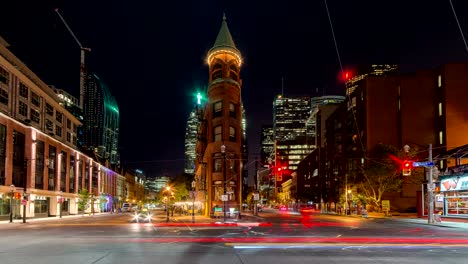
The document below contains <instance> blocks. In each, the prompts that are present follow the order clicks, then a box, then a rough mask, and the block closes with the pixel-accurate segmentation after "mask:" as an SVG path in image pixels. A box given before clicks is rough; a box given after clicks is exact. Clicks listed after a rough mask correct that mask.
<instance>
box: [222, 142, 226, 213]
mask: <svg viewBox="0 0 468 264" xmlns="http://www.w3.org/2000/svg"><path fill="white" fill-rule="evenodd" d="M221 153H223V178H224V195H223V196H222V200H223V207H224V208H223V211H224V222H226V200H227V195H226V189H227V186H226V185H227V181H226V146H225V145H221Z"/></svg>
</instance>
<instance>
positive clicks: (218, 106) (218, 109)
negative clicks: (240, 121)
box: [213, 101, 223, 117]
mask: <svg viewBox="0 0 468 264" xmlns="http://www.w3.org/2000/svg"><path fill="white" fill-rule="evenodd" d="M221 116H223V102H222V101H219V102H216V103H214V104H213V117H221Z"/></svg>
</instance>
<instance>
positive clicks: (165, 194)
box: [163, 186, 171, 222]
mask: <svg viewBox="0 0 468 264" xmlns="http://www.w3.org/2000/svg"><path fill="white" fill-rule="evenodd" d="M170 190H171V187H169V186H167V187H166V190H164V192H163V196H164V200H165V203H166V222H169V207H168V202H169V191H170Z"/></svg>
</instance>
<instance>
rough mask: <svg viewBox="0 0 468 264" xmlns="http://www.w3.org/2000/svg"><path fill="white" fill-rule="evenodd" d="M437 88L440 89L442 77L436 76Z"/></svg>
mask: <svg viewBox="0 0 468 264" xmlns="http://www.w3.org/2000/svg"><path fill="white" fill-rule="evenodd" d="M437 87H442V75H440V74H439V76H437Z"/></svg>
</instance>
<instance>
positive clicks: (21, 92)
mask: <svg viewBox="0 0 468 264" xmlns="http://www.w3.org/2000/svg"><path fill="white" fill-rule="evenodd" d="M28 94H29V88H28V87H27V86H26V85H25V84H24V83H20V89H19V95H21V96H22V97H24V98H28Z"/></svg>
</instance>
